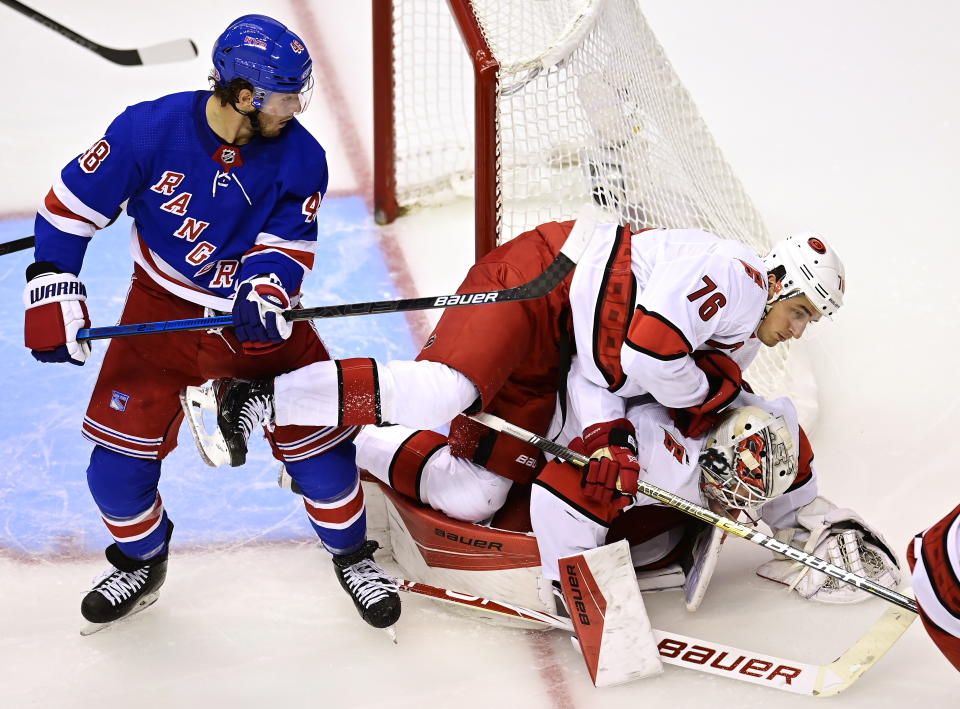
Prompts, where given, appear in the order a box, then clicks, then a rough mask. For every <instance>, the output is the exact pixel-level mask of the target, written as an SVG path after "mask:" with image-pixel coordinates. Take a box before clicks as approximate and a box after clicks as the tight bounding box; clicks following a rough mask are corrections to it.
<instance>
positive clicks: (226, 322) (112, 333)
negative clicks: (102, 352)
mask: <svg viewBox="0 0 960 709" xmlns="http://www.w3.org/2000/svg"><path fill="white" fill-rule="evenodd" d="M595 225H596V221H595V220H594V219H592V218H589V217H587V216H581V217H579V218H578V219H577V222H576V224H575V225H574V227H573V229H572V230H571V232H570V234H569V236H567V240H566V242H564V244H563V247H562V248H561V249H560V253H559V254H557V257H556V258H555V259H554V260H553V262H552V263H551V264H550V265H549V266H547V267H546V269H544V271H543V273H541V274H540V275H539V276H537V277H536V278H534V279H533V280H532V281H527V282H526V283H522V284H520V285H519V286H514V287H513V288H506V289H504V290H492V291H485V292H482V293H460V294H451V295H437V296H426V297H423V298H405V299H403V300H374V301H369V302H366V303H347V304H344V305H325V306H321V307H319V308H300V309H298V310H287V311H286V312H284V314H283V317H284V319H285V320H287V321H289V322H292V321H295V320H313V319H317V318H343V317H350V316H353V315H373V314H378V313H400V312H406V311H409V310H432V309H434V308H453V307H457V306H461V305H491V304H494V303H508V302H515V301H519V300H536V299H537V298H542V297H543V296H545V295H547V293H549V292H550V291H552V290H553V289H554V288H556V287H557V286H558V285H560V284H561V283H562V282H563V280H564V279H565V278H566V277H567V275H569V273H570V272H571V271H572V270H573V268H574V266H576V265H577V261H578V260H579V258H580V256H582V255H583V252H584V250H585V249H586V248H587V244H588V243H589V242H590V238H591V237H592V236H593V232H594V226H595ZM231 325H233V316H232V315H221V316H218V317H212V318H189V319H186V320H166V321H161V322H148V323H136V324H133V325H115V326H113V327H92V328H84V329H81V330H80V331H78V332H77V339H78V340H104V339H110V338H113V337H129V336H131V335H149V334H153V333H159V332H183V331H188V330H210V329H213V328H219V327H230V326H231Z"/></svg>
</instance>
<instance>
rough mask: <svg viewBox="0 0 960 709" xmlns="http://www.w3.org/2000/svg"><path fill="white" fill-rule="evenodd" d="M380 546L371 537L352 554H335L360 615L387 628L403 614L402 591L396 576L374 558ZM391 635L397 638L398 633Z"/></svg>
mask: <svg viewBox="0 0 960 709" xmlns="http://www.w3.org/2000/svg"><path fill="white" fill-rule="evenodd" d="M379 548H380V545H379V544H377V543H376V542H375V541H373V540H368V541H366V542H364V544H363V546H362V547H360V548H359V549H358V550H357V551H355V552H353V553H352V554H334V555H333V566H334V569H335V571H336V573H337V578H338V579H340V585H341V586H343V588H344V590H345V591H346V592H347V593H349V594H350V597H351V598H352V599H353V603H354V605H355V606H356V607H357V611H358V612H359V613H360V617H361V618H363V619H364V620H365V621H366V622H367V623H369V624H370V625H372V626H373V627H374V628H381V629H387V628H389V627H390V626H391V625H393V624H394V623H396V622H397V620H398V619H399V618H400V594H399V587H398V586H397V582H396V580H394V579H393V578H392V577H391V576H390V575H389V574H387V573H386V572H385V571H384V570H383V569H381V568H380V567H379V566H378V565H377V563H376V562H375V561H374V560H373V552H375V551H376V550H377V549H379ZM388 633H389V631H388ZM391 637H393V638H394V642H396V636H395V635H393V634H391Z"/></svg>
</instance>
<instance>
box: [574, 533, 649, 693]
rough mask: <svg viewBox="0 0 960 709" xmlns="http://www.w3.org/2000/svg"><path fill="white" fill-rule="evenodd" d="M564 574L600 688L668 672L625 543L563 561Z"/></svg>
mask: <svg viewBox="0 0 960 709" xmlns="http://www.w3.org/2000/svg"><path fill="white" fill-rule="evenodd" d="M560 572H561V573H560V584H561V588H562V590H563V597H564V600H565V601H566V604H567V608H568V610H569V612H570V619H571V621H572V622H573V626H574V629H575V631H576V633H577V640H576V641H577V642H578V643H579V646H580V651H581V653H582V654H583V659H584V662H586V664H587V669H588V671H589V672H590V679H592V680H593V684H594V685H595V686H597V687H609V686H612V685H616V684H623V683H625V682H632V681H633V680H636V679H641V678H643V677H650V676H652V675H656V674H659V673H660V672H661V671H662V670H663V664H662V663H661V661H660V653H659V651H658V650H657V641H656V639H655V638H654V635H653V629H652V628H651V627H650V620H649V619H648V618H647V611H646V607H645V606H644V604H643V598H641V596H640V590H639V588H638V587H637V581H636V577H635V576H634V571H633V563H632V561H631V559H630V548H629V545H628V544H627V542H626V541H625V540H621V541H619V542H616V543H615V544H608V545H606V546H602V547H598V548H596V549H591V550H589V551H586V552H583V553H582V554H575V555H572V556H567V557H564V558H562V559H560Z"/></svg>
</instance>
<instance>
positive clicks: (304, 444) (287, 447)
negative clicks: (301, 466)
mask: <svg viewBox="0 0 960 709" xmlns="http://www.w3.org/2000/svg"><path fill="white" fill-rule="evenodd" d="M315 430H316V428H315V427H312V426H281V427H279V428H277V429H275V430H274V431H273V432H268V433H267V437H268V438H269V439H270V441H271V443H272V444H273V445H274V453H276V454H278V455H279V456H280V457H281V458H282V459H283V460H284V461H285V462H288V463H289V462H294V461H297V460H303V459H304V458H310V457H312V456H314V455H319V454H320V453H323V452H324V451H326V450H329V449H330V448H333V447H335V446H337V445H339V444H341V443H343V442H345V441H349V440H351V439H352V438H353V437H354V436H355V435H356V434H357V431H358V429H357V428H355V427H353V426H344V427H343V428H331V429H330V430H329V431H326V432H324V433H323V434H322V435H312V436H308V435H304V434H305V433H309V432H310V431H315ZM321 430H322V429H321ZM277 434H281V435H277ZM285 439H292V440H289V441H288V440H285Z"/></svg>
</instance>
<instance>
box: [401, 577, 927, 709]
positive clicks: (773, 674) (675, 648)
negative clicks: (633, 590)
mask: <svg viewBox="0 0 960 709" xmlns="http://www.w3.org/2000/svg"><path fill="white" fill-rule="evenodd" d="M398 583H399V587H400V590H401V591H406V592H407V593H417V594H420V595H422V596H427V597H428V598H432V599H434V600H438V601H442V602H444V603H452V604H454V605H458V606H461V607H467V608H472V609H474V610H477V611H481V612H484V613H493V614H496V615H501V616H504V617H507V618H515V619H519V620H522V621H526V622H529V623H532V624H535V625H539V626H541V627H550V628H557V629H560V630H564V631H566V632H568V633H572V632H574V629H573V624H572V623H571V622H570V620H569V619H568V618H562V617H560V616H556V615H553V614H551V613H547V612H545V611H537V610H531V609H529V608H523V607H521V606H516V605H513V604H511V603H504V602H502V601H494V600H492V599H489V598H482V597H480V596H473V595H470V594H466V593H459V592H457V591H451V590H449V589H446V588H438V587H436V586H430V585H428V584H424V583H419V582H416V581H408V580H406V579H398ZM915 618H916V615H914V614H911V613H906V612H904V611H902V610H900V609H898V608H888V609H886V610H885V611H884V613H883V615H881V616H880V619H879V620H878V621H877V622H876V623H874V624H873V625H872V626H871V627H870V629H869V630H867V632H866V633H864V634H863V636H861V637H860V638H859V639H858V640H857V642H856V643H854V644H853V645H852V646H851V647H850V648H849V649H847V650H846V651H845V652H844V653H843V654H842V655H840V657H838V658H837V659H836V660H834V661H833V662H831V663H828V664H826V665H813V664H809V663H805V662H797V661H796V660H788V659H784V658H781V657H776V656H773V655H766V654H763V653H757V652H753V651H752V650H742V649H740V648H735V647H731V646H729V645H723V644H721V643H715V642H712V641H709V640H701V639H700V638H691V637H688V636H686V635H680V634H679V633H671V632H666V631H663V630H657V629H656V628H654V629H653V636H654V638H655V639H656V641H657V649H658V651H659V652H660V659H661V660H662V661H663V662H665V663H666V664H668V665H676V666H678V667H686V668H687V669H691V670H697V671H698V672H708V673H710V674H715V675H719V676H721V677H726V678H728V679H737V680H740V681H743V682H750V683H752V684H758V685H760V686H763V687H772V688H774V689H780V690H783V691H786V692H793V693H795V694H805V695H808V696H815V697H828V696H832V695H834V694H837V693H839V692H841V691H843V690H844V689H846V688H847V687H849V686H850V685H851V684H853V683H854V682H856V681H857V680H858V679H860V677H861V676H862V675H863V673H864V672H866V671H867V670H868V669H870V668H871V667H872V666H873V665H874V663H876V661H877V660H878V659H880V658H881V657H882V656H883V655H884V654H885V653H886V652H887V650H889V649H890V647H891V646H892V645H893V643H895V642H896V641H897V639H898V638H899V637H900V636H901V635H903V633H904V631H906V629H907V628H908V627H909V626H910V623H912V622H913V620H914V619H915Z"/></svg>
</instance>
